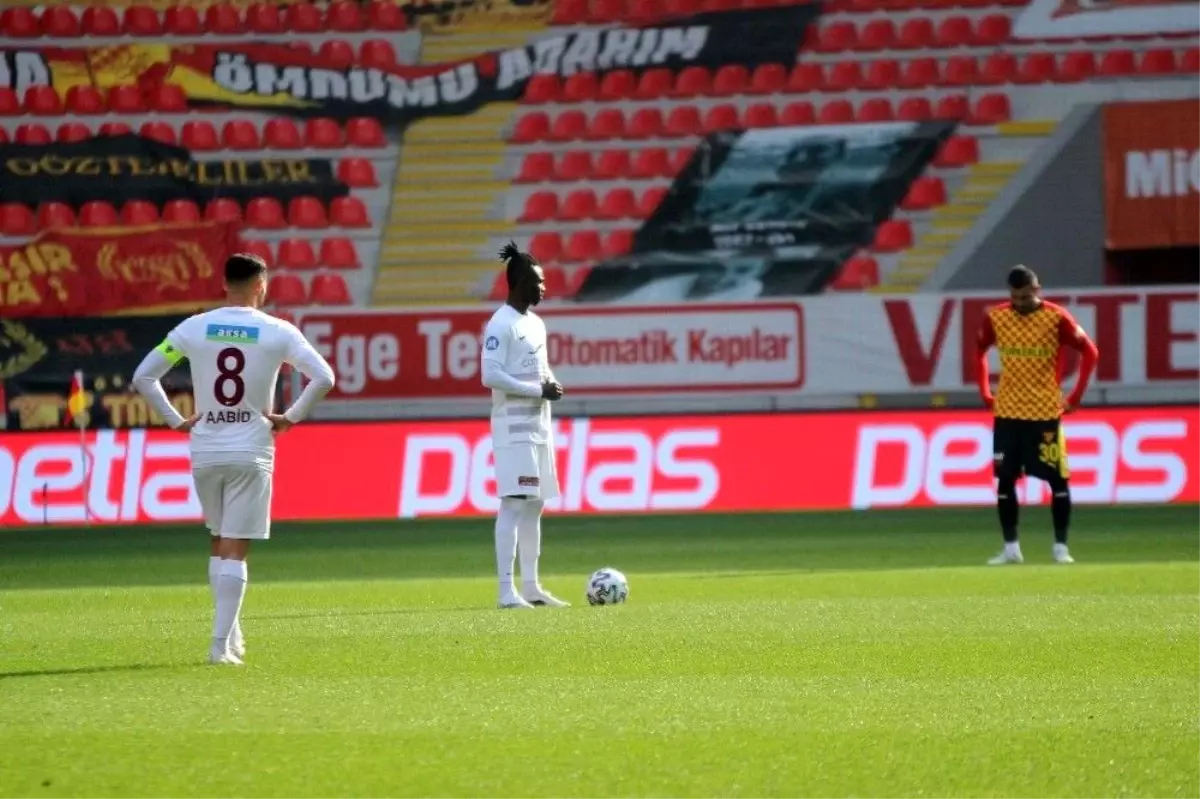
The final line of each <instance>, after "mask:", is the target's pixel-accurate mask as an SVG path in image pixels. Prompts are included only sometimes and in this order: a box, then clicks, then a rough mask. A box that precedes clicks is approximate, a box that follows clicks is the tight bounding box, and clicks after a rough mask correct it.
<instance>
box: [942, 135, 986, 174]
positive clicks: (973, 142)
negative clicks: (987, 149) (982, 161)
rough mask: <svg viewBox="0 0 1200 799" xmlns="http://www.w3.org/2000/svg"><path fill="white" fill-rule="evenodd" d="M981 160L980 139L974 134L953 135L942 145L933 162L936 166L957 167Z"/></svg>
mask: <svg viewBox="0 0 1200 799" xmlns="http://www.w3.org/2000/svg"><path fill="white" fill-rule="evenodd" d="M978 162H979V140H978V139H976V138H975V137H973V136H951V137H950V138H949V139H947V140H946V143H945V144H943V145H942V149H941V150H940V151H939V152H938V154H937V157H936V158H935V159H934V161H933V163H934V165H935V166H939V167H943V168H949V169H956V168H959V167H964V166H969V165H971V164H975V163H978Z"/></svg>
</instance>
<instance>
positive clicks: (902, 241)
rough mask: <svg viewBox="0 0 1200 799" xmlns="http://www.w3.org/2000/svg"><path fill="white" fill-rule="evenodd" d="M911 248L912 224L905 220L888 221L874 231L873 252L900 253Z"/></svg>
mask: <svg viewBox="0 0 1200 799" xmlns="http://www.w3.org/2000/svg"><path fill="white" fill-rule="evenodd" d="M911 246H913V230H912V224H911V223H910V222H909V221H908V220H907V219H889V220H888V221H886V222H884V223H883V224H881V225H880V226H879V227H878V228H877V229H876V230H875V242H874V244H873V245H872V247H871V249H873V250H875V252H884V253H887V252H900V251H901V250H907V249H908V248H909V247H911Z"/></svg>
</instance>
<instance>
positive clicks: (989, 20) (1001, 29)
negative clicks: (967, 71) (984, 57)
mask: <svg viewBox="0 0 1200 799" xmlns="http://www.w3.org/2000/svg"><path fill="white" fill-rule="evenodd" d="M1011 35H1012V22H1011V21H1010V20H1009V18H1008V17H1006V16H1005V15H1004V14H988V15H987V16H986V17H984V18H983V19H981V20H979V23H978V24H977V25H976V26H975V44H977V45H981V46H983V47H995V46H997V45H1001V44H1004V43H1005V42H1007V41H1008V37H1009V36H1011Z"/></svg>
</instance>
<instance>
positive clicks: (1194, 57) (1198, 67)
mask: <svg viewBox="0 0 1200 799" xmlns="http://www.w3.org/2000/svg"><path fill="white" fill-rule="evenodd" d="M1179 71H1180V72H1184V73H1188V74H1190V73H1193V72H1200V47H1189V48H1188V49H1186V50H1184V51H1183V57H1182V58H1180V59H1179Z"/></svg>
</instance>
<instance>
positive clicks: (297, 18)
mask: <svg viewBox="0 0 1200 799" xmlns="http://www.w3.org/2000/svg"><path fill="white" fill-rule="evenodd" d="M286 9H287V10H286V11H285V12H284V19H285V21H286V23H287V28H288V30H291V31H295V32H296V33H320V32H321V31H322V30H324V29H325V18H324V17H323V16H322V15H321V9H319V8H317V7H316V6H315V5H313V4H312V3H292V4H290V5H288V6H286Z"/></svg>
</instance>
